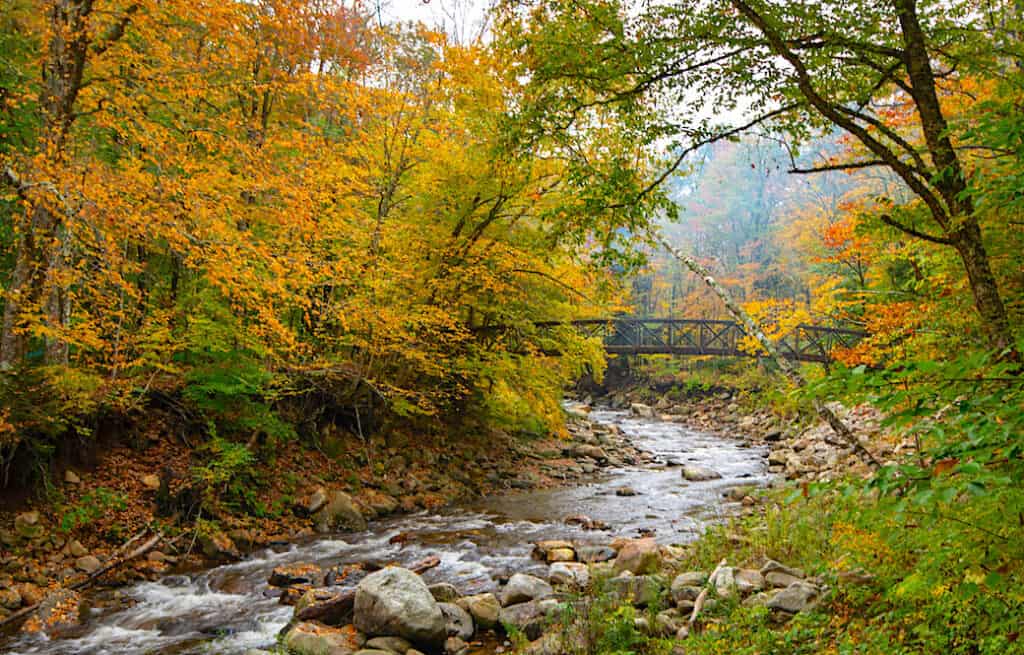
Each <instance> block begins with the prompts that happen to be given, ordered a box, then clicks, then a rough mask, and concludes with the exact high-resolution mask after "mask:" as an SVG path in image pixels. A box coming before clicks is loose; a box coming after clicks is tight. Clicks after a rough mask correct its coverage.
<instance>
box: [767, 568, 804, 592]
mask: <svg viewBox="0 0 1024 655" xmlns="http://www.w3.org/2000/svg"><path fill="white" fill-rule="evenodd" d="M764 580H765V582H767V583H768V585H769V586H771V587H773V588H775V589H785V588H786V587H788V586H789V585H791V584H793V583H794V582H800V581H801V580H803V578H798V577H796V576H795V575H790V574H789V573H786V572H785V571H769V572H768V573H767V574H766V575H765V576H764Z"/></svg>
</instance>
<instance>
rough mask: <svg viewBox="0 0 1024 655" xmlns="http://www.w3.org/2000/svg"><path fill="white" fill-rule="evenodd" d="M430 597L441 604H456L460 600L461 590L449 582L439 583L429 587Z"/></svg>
mask: <svg viewBox="0 0 1024 655" xmlns="http://www.w3.org/2000/svg"><path fill="white" fill-rule="evenodd" d="M427 588H428V589H430V595H431V596H433V597H434V600H436V601H437V602H439V603H454V602H455V601H456V600H457V599H458V598H459V590H458V589H456V588H455V585H453V584H451V583H448V582H438V583H436V584H432V585H430V586H429V587H427Z"/></svg>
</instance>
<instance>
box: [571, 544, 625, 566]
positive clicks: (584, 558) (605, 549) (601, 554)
mask: <svg viewBox="0 0 1024 655" xmlns="http://www.w3.org/2000/svg"><path fill="white" fill-rule="evenodd" d="M617 554H618V551H616V550H615V549H614V548H611V547H610V546H580V547H579V548H577V549H576V559H578V560H579V561H581V562H586V563H587V564H593V563H595V562H608V561H610V560H613V559H615V556H616V555H617Z"/></svg>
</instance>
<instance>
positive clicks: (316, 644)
mask: <svg viewBox="0 0 1024 655" xmlns="http://www.w3.org/2000/svg"><path fill="white" fill-rule="evenodd" d="M365 641H366V638H365V637H364V636H363V635H362V634H361V633H360V632H359V631H358V630H356V629H355V628H353V627H352V626H346V627H344V628H329V627H327V626H323V625H320V624H319V623H306V622H303V623H299V624H298V625H296V626H295V627H293V628H292V629H291V630H289V631H288V633H287V634H285V636H284V645H285V647H286V648H287V649H288V652H289V653H294V654H295V655H351V654H352V653H355V652H356V651H358V650H359V648H360V647H361V646H362V645H363V642H365Z"/></svg>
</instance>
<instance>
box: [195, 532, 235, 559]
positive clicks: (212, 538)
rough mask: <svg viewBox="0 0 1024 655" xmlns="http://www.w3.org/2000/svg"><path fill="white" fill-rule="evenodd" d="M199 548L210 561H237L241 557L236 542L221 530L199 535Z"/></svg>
mask: <svg viewBox="0 0 1024 655" xmlns="http://www.w3.org/2000/svg"><path fill="white" fill-rule="evenodd" d="M199 547H200V548H201V549H202V551H203V555H206V556H207V557H209V558H210V559H217V560H235V559H238V558H239V557H241V554H239V552H238V549H237V548H235V542H233V541H231V537H229V536H227V535H226V534H224V533H223V532H222V531H220V530H212V531H209V532H203V533H201V534H200V535H199Z"/></svg>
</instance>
